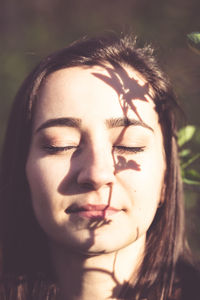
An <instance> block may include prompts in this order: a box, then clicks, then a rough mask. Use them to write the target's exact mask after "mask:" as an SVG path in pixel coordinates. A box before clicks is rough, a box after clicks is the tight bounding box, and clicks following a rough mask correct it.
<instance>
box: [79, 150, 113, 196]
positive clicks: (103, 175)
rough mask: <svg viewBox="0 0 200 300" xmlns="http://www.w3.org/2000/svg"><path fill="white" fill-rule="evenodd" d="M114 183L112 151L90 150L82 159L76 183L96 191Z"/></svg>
mask: <svg viewBox="0 0 200 300" xmlns="http://www.w3.org/2000/svg"><path fill="white" fill-rule="evenodd" d="M114 181H115V174H114V161H113V155H112V151H109V150H106V149H103V147H100V148H99V149H98V150H97V148H95V149H90V150H89V151H87V154H86V155H85V156H84V157H83V161H82V163H81V166H80V169H79V174H78V177H77V182H78V184H79V185H80V186H82V187H86V188H89V189H93V190H98V189H100V188H101V187H102V186H110V185H112V184H113V183H114Z"/></svg>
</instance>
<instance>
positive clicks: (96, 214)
mask: <svg viewBox="0 0 200 300" xmlns="http://www.w3.org/2000/svg"><path fill="white" fill-rule="evenodd" d="M118 212H119V210H114V209H106V210H84V211H78V212H76V213H74V214H76V215H78V216H80V217H84V218H88V219H93V218H100V219H106V218H107V217H110V216H112V215H115V214H117V213H118Z"/></svg>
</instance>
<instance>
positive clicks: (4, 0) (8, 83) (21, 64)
mask: <svg viewBox="0 0 200 300" xmlns="http://www.w3.org/2000/svg"><path fill="white" fill-rule="evenodd" d="M0 5H1V6H0V7H1V8H0V45H1V47H0V66H1V68H0V83H1V98H0V126H1V127H0V128H1V131H0V144H2V141H3V136H4V132H5V128H6V122H7V119H8V115H9V110H10V106H11V103H12V101H13V98H14V95H15V93H16V91H17V89H18V87H19V85H20V84H21V82H22V81H23V79H24V77H25V76H26V75H27V74H28V73H29V72H30V71H31V69H32V68H33V66H34V65H35V64H36V63H38V62H39V61H40V59H41V58H42V57H43V56H44V55H46V54H49V53H50V52H53V51H55V50H57V49H59V48H61V47H65V46H66V45H68V44H69V43H70V42H72V41H74V40H75V39H78V38H80V37H82V36H85V35H87V36H93V35H97V34H102V33H105V32H107V31H115V32H121V31H128V32H130V31H131V32H133V33H134V34H136V35H138V36H139V38H140V39H141V40H142V41H144V42H151V43H152V44H153V46H154V47H155V48H156V49H157V55H158V58H159V60H160V62H161V65H162V67H163V69H164V70H165V71H166V72H167V73H168V74H169V77H170V79H171V81H172V83H173V86H174V89H175V92H176V95H177V98H178V99H179V103H180V105H181V107H183V110H184V111H185V112H186V115H187V118H188V124H193V125H192V126H187V127H186V128H185V129H182V130H181V131H180V132H179V146H180V158H181V165H182V175H183V178H184V182H185V198H186V216H187V228H188V236H189V239H190V243H191V244H192V246H193V248H194V250H195V252H196V253H197V254H198V255H199V257H200V238H199V236H200V218H199V214H200V201H199V200H200V193H199V190H198V184H194V181H197V182H198V181H199V177H198V176H199V171H200V170H199V158H198V159H197V157H198V155H199V145H200V142H199V140H200V137H199V127H200V118H199V111H200V59H199V56H198V55H196V54H195V53H199V49H200V48H199V33H198V32H196V31H198V30H199V28H200V18H199V11H200V1H199V0H167V1H160V0H151V1H149V0H126V1H124V0H101V1H99V0H82V1H81V0H58V1H51V0H34V1H26V0H19V1H16V0H0ZM190 32H192V34H190ZM188 45H189V47H188ZM190 49H192V50H193V51H191V50H190ZM194 51H195V53H194ZM180 126H181V127H182V126H183V125H182V124H180ZM184 136H185V137H184ZM195 155H196V156H195ZM188 180H190V183H191V181H193V184H192V185H191V184H188Z"/></svg>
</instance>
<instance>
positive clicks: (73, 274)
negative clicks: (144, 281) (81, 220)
mask: <svg viewBox="0 0 200 300" xmlns="http://www.w3.org/2000/svg"><path fill="white" fill-rule="evenodd" d="M144 243H145V237H140V238H139V239H138V240H137V241H136V242H134V243H133V244H130V245H129V246H127V247H125V248H123V249H120V250H118V251H116V252H112V253H103V254H96V255H90V256H89V255H86V254H80V253H78V252H76V251H75V250H71V251H70V250H69V249H67V250H66V249H65V248H64V247H63V246H60V245H57V244H52V245H51V253H52V260H53V265H54V268H55V272H56V275H57V279H58V286H59V289H60V295H59V300H69V299H70V300H93V299H96V300H104V299H117V298H118V296H119V294H120V291H121V289H122V287H123V285H124V284H125V283H127V282H129V281H130V279H132V280H133V279H134V277H135V276H136V274H137V270H138V267H139V266H140V262H141V260H142V257H143V250H144Z"/></svg>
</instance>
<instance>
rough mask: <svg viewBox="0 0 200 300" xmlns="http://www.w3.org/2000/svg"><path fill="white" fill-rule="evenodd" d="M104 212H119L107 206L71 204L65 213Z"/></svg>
mask: <svg viewBox="0 0 200 300" xmlns="http://www.w3.org/2000/svg"><path fill="white" fill-rule="evenodd" d="M106 210H113V211H119V210H120V209H118V208H115V207H112V206H109V205H108V204H107V205H105V204H85V205H77V204H72V205H70V206H69V207H68V208H67V209H66V210H65V212H66V213H68V214H70V213H76V212H79V211H106Z"/></svg>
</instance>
